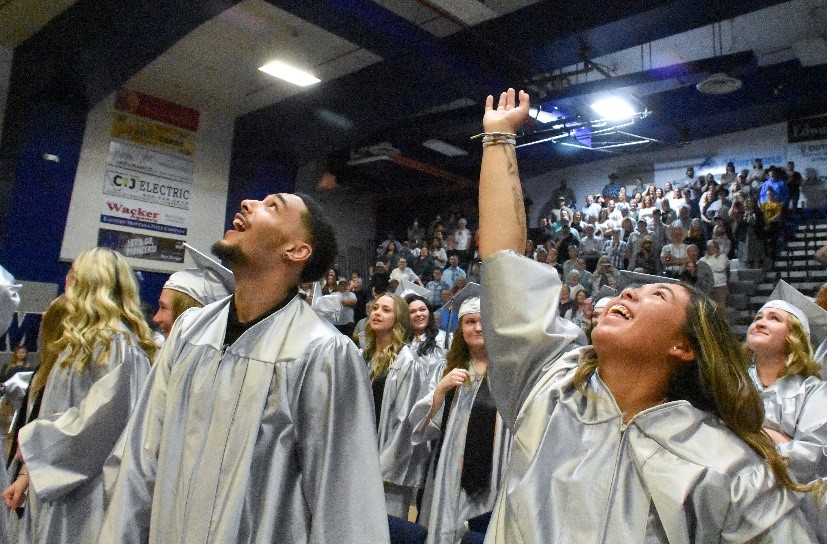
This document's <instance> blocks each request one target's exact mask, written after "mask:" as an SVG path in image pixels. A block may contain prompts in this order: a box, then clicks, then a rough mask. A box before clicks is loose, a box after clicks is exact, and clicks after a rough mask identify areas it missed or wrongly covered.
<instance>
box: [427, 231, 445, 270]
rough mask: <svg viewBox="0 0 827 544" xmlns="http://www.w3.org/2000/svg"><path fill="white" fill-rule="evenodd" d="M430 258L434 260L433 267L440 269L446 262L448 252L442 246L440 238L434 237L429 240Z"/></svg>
mask: <svg viewBox="0 0 827 544" xmlns="http://www.w3.org/2000/svg"><path fill="white" fill-rule="evenodd" d="M431 259H433V261H434V267H436V268H439V269H440V270H442V269H443V268H445V265H446V264H448V253H446V252H445V248H443V247H442V239H441V238H434V239H433V240H431Z"/></svg>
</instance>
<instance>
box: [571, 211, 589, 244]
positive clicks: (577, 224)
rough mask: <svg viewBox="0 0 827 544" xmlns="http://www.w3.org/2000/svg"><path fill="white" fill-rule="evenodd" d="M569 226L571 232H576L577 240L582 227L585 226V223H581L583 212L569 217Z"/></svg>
mask: <svg viewBox="0 0 827 544" xmlns="http://www.w3.org/2000/svg"><path fill="white" fill-rule="evenodd" d="M569 226H570V227H571V229H572V230H573V231H577V234H578V239H579V238H580V237H579V235H580V234H582V233H583V227H584V226H585V223H584V222H583V212H579V211H577V212H574V214H573V215H572V216H571V225H569Z"/></svg>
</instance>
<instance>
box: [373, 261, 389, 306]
mask: <svg viewBox="0 0 827 544" xmlns="http://www.w3.org/2000/svg"><path fill="white" fill-rule="evenodd" d="M390 281H391V273H390V271H389V270H388V267H387V265H385V262H384V261H376V264H375V265H374V266H373V277H372V278H371V286H370V293H371V297H372V298H377V297H379V296H381V295H383V294H385V292H386V291H387V290H388V284H389V282H390Z"/></svg>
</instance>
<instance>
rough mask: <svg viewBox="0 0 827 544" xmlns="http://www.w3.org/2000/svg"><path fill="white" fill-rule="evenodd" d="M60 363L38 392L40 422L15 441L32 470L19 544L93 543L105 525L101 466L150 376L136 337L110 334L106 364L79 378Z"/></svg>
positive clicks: (89, 365)
mask: <svg viewBox="0 0 827 544" xmlns="http://www.w3.org/2000/svg"><path fill="white" fill-rule="evenodd" d="M67 354H68V348H67V350H66V351H64V353H62V354H61V355H60V356H59V357H58V360H57V362H55V365H54V366H53V367H52V371H51V373H50V374H49V379H48V381H47V382H46V387H45V389H44V392H43V401H42V403H41V405H40V413H39V416H38V418H37V419H36V420H35V421H33V422H31V423H29V424H28V425H26V426H25V427H23V428H22V429H21V430H20V434H19V443H20V450H21V452H22V453H23V459H24V460H25V462H26V468H27V469H28V471H29V478H30V484H29V495H28V500H27V504H26V513H25V517H24V519H23V520H22V523H21V524H20V525H21V530H20V535H19V536H20V541H21V542H27V543H35V542H37V543H44V544H46V543H48V544H55V543H75V542H79V543H86V542H94V541H95V539H96V538H97V536H98V532H99V530H100V527H101V523H102V521H103V512H104V486H103V479H102V476H101V473H102V470H103V464H104V461H105V460H106V458H107V457H108V456H109V454H110V452H111V451H112V449H113V448H114V446H115V444H116V442H117V441H118V438H119V437H120V436H121V434H122V433H123V431H124V429H125V428H126V425H127V422H128V420H129V417H130V415H131V414H132V411H133V408H134V406H135V404H136V402H137V400H138V397H139V395H140V392H141V388H142V387H143V384H144V381H145V379H146V377H147V375H148V373H149V370H150V367H149V360H148V359H147V357H146V354H145V353H144V352H143V350H142V349H141V348H140V347H138V346H137V341H136V340H135V339H134V337H133V338H130V339H127V338H126V337H125V336H123V335H121V334H117V335H115V337H114V338H113V339H112V342H111V344H110V347H109V357H108V359H107V360H106V361H105V364H104V365H98V364H96V363H94V362H88V363H87V364H86V366H85V367H84V369H83V370H82V371H80V372H78V371H77V370H76V369H75V368H73V367H72V366H67V367H64V366H63V364H62V362H63V361H64V360H65V358H66V355H67Z"/></svg>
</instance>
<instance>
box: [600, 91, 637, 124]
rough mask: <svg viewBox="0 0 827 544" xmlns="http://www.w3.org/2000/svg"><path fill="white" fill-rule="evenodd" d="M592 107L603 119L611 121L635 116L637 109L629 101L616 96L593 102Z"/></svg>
mask: <svg viewBox="0 0 827 544" xmlns="http://www.w3.org/2000/svg"><path fill="white" fill-rule="evenodd" d="M592 109H593V110H594V111H596V112H597V114H598V115H599V116H600V118H601V119H608V120H610V121H618V120H620V119H629V118H631V117H634V116H635V109H634V108H633V107H632V106H630V105H629V103H628V102H626V101H625V100H623V99H622V98H618V97H616V96H610V97H609V98H604V99H603V100H598V101H597V102H595V103H593V104H592Z"/></svg>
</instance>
